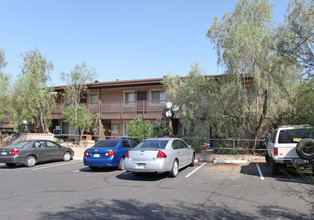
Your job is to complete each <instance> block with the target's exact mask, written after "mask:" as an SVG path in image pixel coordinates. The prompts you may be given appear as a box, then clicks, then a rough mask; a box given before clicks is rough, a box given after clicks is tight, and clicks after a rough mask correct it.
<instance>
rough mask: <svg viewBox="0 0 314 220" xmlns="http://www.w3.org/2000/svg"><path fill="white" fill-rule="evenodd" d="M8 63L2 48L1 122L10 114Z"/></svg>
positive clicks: (0, 69) (0, 67)
mask: <svg viewBox="0 0 314 220" xmlns="http://www.w3.org/2000/svg"><path fill="white" fill-rule="evenodd" d="M6 65H7V63H6V61H5V54H4V51H3V50H1V49H0V124H1V123H3V119H4V118H5V117H7V116H8V105H9V94H10V84H9V78H10V77H9V75H7V74H5V73H4V72H3V69H4V68H5V67H6ZM0 145H2V146H4V142H2V131H1V130H0Z"/></svg>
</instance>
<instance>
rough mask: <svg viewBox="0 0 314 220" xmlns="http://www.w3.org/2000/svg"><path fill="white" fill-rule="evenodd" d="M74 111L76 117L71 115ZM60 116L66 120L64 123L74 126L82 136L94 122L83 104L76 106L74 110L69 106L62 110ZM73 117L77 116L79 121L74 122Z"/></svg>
mask: <svg viewBox="0 0 314 220" xmlns="http://www.w3.org/2000/svg"><path fill="white" fill-rule="evenodd" d="M75 111H76V115H75V114H73V112H75ZM62 114H63V116H64V117H65V118H66V120H65V121H66V122H69V123H70V124H74V125H76V128H77V129H78V130H80V131H81V135H83V131H84V130H86V129H89V128H90V127H91V126H92V124H93V122H94V120H93V114H92V113H91V112H90V111H89V109H88V108H87V106H86V105H84V104H80V105H78V106H77V109H76V110H75V109H74V106H72V105H69V106H67V107H65V108H64V109H63V111H62ZM75 116H77V118H78V119H79V120H77V121H75Z"/></svg>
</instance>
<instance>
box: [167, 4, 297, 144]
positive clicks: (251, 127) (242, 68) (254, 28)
mask: <svg viewBox="0 0 314 220" xmlns="http://www.w3.org/2000/svg"><path fill="white" fill-rule="evenodd" d="M277 30H278V29H277V28H276V26H275V25H274V24H273V22H272V6H271V4H270V3H269V1H267V0H261V1H252V2H251V1H250V0H241V1H239V2H238V3H237V5H236V7H235V9H234V10H233V11H232V12H230V13H226V14H225V15H224V17H223V18H222V20H221V21H220V20H219V18H218V17H216V18H215V21H214V23H213V24H212V25H211V27H210V28H209V29H208V32H207V37H208V38H209V39H210V41H211V43H212V44H214V47H215V48H216V50H217V56H218V64H219V65H220V66H222V67H223V70H224V72H225V74H224V75H223V76H222V77H220V78H219V79H217V80H212V79H211V78H210V77H205V76H203V75H202V74H200V73H199V68H198V66H194V67H192V70H191V72H190V74H189V76H188V77H186V78H183V79H181V78H176V77H166V78H165V80H164V84H165V85H166V88H167V94H168V95H169V97H170V98H171V99H174V100H176V101H174V103H175V104H178V105H182V106H180V108H181V114H182V120H181V121H182V122H183V124H185V126H187V127H191V122H194V124H199V122H198V121H199V120H200V119H202V118H203V124H204V120H205V125H206V127H207V128H209V127H212V128H213V129H212V132H213V135H218V136H220V135H221V134H224V136H237V137H246V138H247V137H248V138H257V137H261V136H263V135H264V134H263V131H264V130H266V129H265V128H266V127H267V126H269V125H270V124H272V123H273V119H274V118H276V116H277V114H279V113H280V112H282V111H283V110H285V108H286V107H287V105H288V104H289V103H288V102H287V99H288V98H289V97H290V96H291V95H292V91H293V89H294V88H295V87H296V85H297V76H298V75H297V73H298V72H299V70H297V68H296V65H295V63H290V62H288V61H287V60H286V59H284V56H279V55H278V54H277V53H276V45H277V41H276V39H277V38H276V36H277ZM172 90H173V91H172ZM175 93H177V94H180V95H178V97H175ZM178 99H181V101H180V102H179V103H177V102H178ZM186 121H187V122H186ZM199 130H204V129H199ZM267 130H268V129H267Z"/></svg>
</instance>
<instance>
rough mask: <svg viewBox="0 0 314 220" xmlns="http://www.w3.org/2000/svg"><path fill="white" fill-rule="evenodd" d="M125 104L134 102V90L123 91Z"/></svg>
mask: <svg viewBox="0 0 314 220" xmlns="http://www.w3.org/2000/svg"><path fill="white" fill-rule="evenodd" d="M124 102H125V104H132V102H134V91H124Z"/></svg>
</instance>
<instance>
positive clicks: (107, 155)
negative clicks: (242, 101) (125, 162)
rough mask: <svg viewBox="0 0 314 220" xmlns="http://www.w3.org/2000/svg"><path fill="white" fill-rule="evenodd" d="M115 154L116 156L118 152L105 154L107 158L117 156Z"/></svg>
mask: <svg viewBox="0 0 314 220" xmlns="http://www.w3.org/2000/svg"><path fill="white" fill-rule="evenodd" d="M115 154H116V152H114V151H110V152H107V153H106V154H105V157H110V156H113V155H115Z"/></svg>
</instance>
